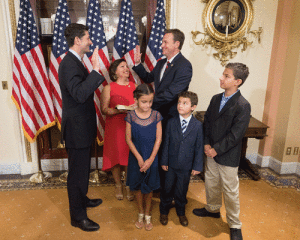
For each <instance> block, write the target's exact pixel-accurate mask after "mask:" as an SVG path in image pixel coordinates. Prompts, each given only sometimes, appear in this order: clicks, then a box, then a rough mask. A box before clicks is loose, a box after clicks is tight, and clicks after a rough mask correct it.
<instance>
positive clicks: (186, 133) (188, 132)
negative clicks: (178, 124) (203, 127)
mask: <svg viewBox="0 0 300 240" xmlns="http://www.w3.org/2000/svg"><path fill="white" fill-rule="evenodd" d="M195 121H198V120H196V119H195V118H194V116H193V115H192V117H191V120H190V122H189V125H188V126H187V129H186V130H185V132H184V134H183V138H186V137H187V136H188V135H189V134H190V133H191V131H192V129H194V125H195Z"/></svg>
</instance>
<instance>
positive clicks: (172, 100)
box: [132, 53, 193, 119]
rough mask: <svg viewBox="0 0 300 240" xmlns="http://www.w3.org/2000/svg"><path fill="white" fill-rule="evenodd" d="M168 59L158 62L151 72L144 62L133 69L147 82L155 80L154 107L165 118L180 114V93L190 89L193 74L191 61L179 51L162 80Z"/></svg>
mask: <svg viewBox="0 0 300 240" xmlns="http://www.w3.org/2000/svg"><path fill="white" fill-rule="evenodd" d="M166 61H167V59H166V58H165V59H162V60H160V61H158V62H157V64H156V66H155V67H154V69H153V70H152V72H151V73H148V72H147V71H146V70H145V68H144V66H143V64H139V65H138V66H135V67H133V68H132V69H133V70H134V71H135V72H136V73H137V74H138V76H139V77H140V78H141V79H142V80H143V81H144V82H146V83H152V82H154V86H155V95H154V99H153V105H152V108H153V109H155V110H157V111H159V112H160V113H161V115H162V116H163V118H164V119H165V118H169V117H170V116H168V115H171V117H175V116H176V115H177V114H178V111H177V101H178V94H179V93H181V92H183V91H186V90H188V88H189V84H190V82H191V78H192V75H193V70H192V65H191V63H190V62H189V61H188V60H187V59H186V58H185V57H184V56H183V55H182V54H181V53H179V54H178V55H177V56H176V57H175V58H174V59H173V61H172V63H171V66H170V67H169V68H168V69H167V70H166V72H165V73H164V76H163V77H162V79H161V81H160V73H161V69H162V67H163V66H164V64H165V63H166Z"/></svg>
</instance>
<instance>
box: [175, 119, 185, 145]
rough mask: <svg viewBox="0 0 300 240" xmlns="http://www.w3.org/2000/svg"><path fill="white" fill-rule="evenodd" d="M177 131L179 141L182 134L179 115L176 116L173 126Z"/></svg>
mask: <svg viewBox="0 0 300 240" xmlns="http://www.w3.org/2000/svg"><path fill="white" fill-rule="evenodd" d="M175 128H176V130H175V131H177V135H178V136H179V138H180V139H182V137H183V136H182V132H181V122H180V118H179V115H178V116H177V120H176V126H175Z"/></svg>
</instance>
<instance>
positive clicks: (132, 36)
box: [113, 0, 140, 84]
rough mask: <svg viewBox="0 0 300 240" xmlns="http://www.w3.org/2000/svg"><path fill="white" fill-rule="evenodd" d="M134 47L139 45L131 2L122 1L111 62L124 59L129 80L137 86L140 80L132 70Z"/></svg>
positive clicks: (128, 0) (127, 0)
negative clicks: (129, 74)
mask: <svg viewBox="0 0 300 240" xmlns="http://www.w3.org/2000/svg"><path fill="white" fill-rule="evenodd" d="M136 45H139V43H138V38H137V34H136V29H135V22H134V18H133V13H132V7H131V1H130V0H122V3H121V10H120V17H119V24H118V30H117V34H116V39H115V42H114V49H113V61H114V60H116V59H119V58H125V60H126V62H127V65H128V67H129V68H130V72H131V76H130V80H131V81H135V82H136V83H137V84H139V83H140V78H139V77H138V76H137V74H136V73H135V72H134V71H133V70H132V67H133V66H134V64H135V62H134V50H135V46H136ZM132 76H133V77H132ZM133 78H134V79H133Z"/></svg>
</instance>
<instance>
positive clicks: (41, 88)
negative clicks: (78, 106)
mask: <svg viewBox="0 0 300 240" xmlns="http://www.w3.org/2000/svg"><path fill="white" fill-rule="evenodd" d="M12 100H13V101H14V103H15V104H16V106H17V108H18V109H19V110H20V113H21V116H22V128H23V132H24V135H25V137H26V138H27V139H28V141H29V142H34V141H35V140H36V137H37V136H38V134H39V133H40V132H42V131H43V130H45V129H47V128H49V127H51V126H53V125H55V121H54V111H53V103H52V100H51V96H50V84H49V79H48V75H47V70H46V65H45V60H44V56H43V53H42V47H41V44H40V40H39V37H38V32H37V26H36V23H35V20H34V16H33V12H32V8H31V5H30V2H29V0H20V16H19V21H18V28H17V37H16V46H15V53H14V63H13V86H12Z"/></svg>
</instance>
